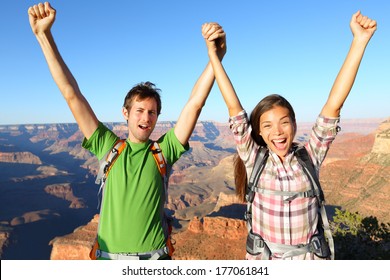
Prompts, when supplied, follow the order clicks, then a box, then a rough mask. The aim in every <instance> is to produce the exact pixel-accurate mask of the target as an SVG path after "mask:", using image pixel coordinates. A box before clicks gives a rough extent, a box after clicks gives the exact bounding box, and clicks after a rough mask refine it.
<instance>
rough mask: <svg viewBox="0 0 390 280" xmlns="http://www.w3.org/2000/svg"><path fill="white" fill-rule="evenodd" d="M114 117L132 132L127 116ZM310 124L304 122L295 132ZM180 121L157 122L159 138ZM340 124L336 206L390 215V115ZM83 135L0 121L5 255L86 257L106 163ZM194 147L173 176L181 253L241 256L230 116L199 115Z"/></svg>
mask: <svg viewBox="0 0 390 280" xmlns="http://www.w3.org/2000/svg"><path fill="white" fill-rule="evenodd" d="M106 125H107V126H109V127H110V128H111V129H113V130H114V131H115V132H116V133H117V134H118V135H119V136H120V137H122V138H125V137H126V133H127V130H126V126H125V125H124V124H121V123H107V124H106ZM311 125H312V124H309V123H307V124H306V123H302V124H298V127H299V130H298V132H297V141H304V140H305V139H306V137H307V135H308V132H309V131H310V128H311ZM173 126H174V122H161V123H158V124H157V126H156V129H155V131H154V133H153V134H152V136H151V138H152V139H156V138H158V137H159V135H161V134H163V133H164V132H166V131H167V130H168V129H170V128H172V127H173ZM341 128H342V130H341V132H340V133H339V135H338V137H337V138H336V140H335V142H334V143H333V144H332V146H331V148H330V150H329V152H328V155H327V158H326V160H325V162H324V164H323V168H322V169H321V173H320V180H321V184H322V187H323V189H324V192H325V198H326V202H327V205H328V207H329V210H330V211H329V213H331V212H332V209H334V208H342V209H346V210H348V211H352V212H359V213H360V214H363V215H364V216H375V217H377V218H378V220H379V221H381V222H386V223H388V222H390V217H389V215H388V213H389V210H390V205H389V204H388V199H389V196H390V176H389V174H390V172H389V171H390V119H380V120H379V119H373V120H347V121H342V123H341ZM81 141H82V135H81V133H80V131H79V129H78V127H77V125H76V124H39V125H9V126H0V174H1V175H2V176H1V177H0V178H1V179H0V194H1V196H0V255H1V259H88V253H89V250H90V248H91V246H92V243H93V240H94V238H95V235H96V227H97V221H98V218H99V216H98V209H97V192H98V187H99V186H97V185H95V184H94V179H95V175H96V173H97V170H98V163H97V160H96V158H94V157H93V156H92V155H91V154H90V153H89V152H87V151H85V150H84V149H82V147H81ZM190 146H191V149H190V150H189V151H188V152H187V153H185V154H184V155H183V157H182V158H181V159H180V160H179V161H178V162H177V163H176V164H175V165H174V168H173V173H172V176H171V177H170V181H169V185H170V189H169V199H168V203H167V205H166V208H167V209H168V210H169V211H170V212H171V213H172V214H173V217H174V220H175V224H174V234H173V239H174V240H175V242H176V245H175V248H176V251H175V254H174V258H175V259H243V258H244V256H245V241H246V225H245V223H244V221H243V213H244V211H245V205H244V204H242V203H239V202H238V201H237V200H236V197H235V191H234V178H233V168H232V160H233V154H234V153H235V146H234V141H233V138H232V136H231V133H230V131H229V128H228V125H227V124H221V123H216V122H211V121H210V122H199V123H198V124H197V125H196V128H195V131H194V133H193V135H192V137H191V139H190ZM206 247H207V250H205V248H206ZM222 247H223V248H224V250H220V248H222Z"/></svg>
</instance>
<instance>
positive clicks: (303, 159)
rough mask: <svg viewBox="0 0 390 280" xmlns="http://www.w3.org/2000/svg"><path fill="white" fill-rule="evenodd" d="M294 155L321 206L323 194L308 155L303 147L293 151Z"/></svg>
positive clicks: (323, 198)
mask: <svg viewBox="0 0 390 280" xmlns="http://www.w3.org/2000/svg"><path fill="white" fill-rule="evenodd" d="M295 155H296V156H297V159H298V162H299V163H300V164H301V166H302V168H303V171H304V172H305V174H306V175H307V176H308V177H309V179H310V182H311V183H312V187H313V188H314V191H315V193H316V194H317V197H318V199H319V203H320V204H322V203H323V202H324V200H325V197H324V193H323V191H322V188H321V184H320V181H319V178H318V175H317V172H316V170H315V168H314V164H313V161H312V160H311V158H310V155H309V153H308V152H307V150H306V148H305V147H303V146H299V147H297V148H296V150H295Z"/></svg>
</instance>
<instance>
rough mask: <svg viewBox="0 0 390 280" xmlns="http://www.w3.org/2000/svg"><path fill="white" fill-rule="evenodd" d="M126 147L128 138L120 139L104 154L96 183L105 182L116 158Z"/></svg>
mask: <svg viewBox="0 0 390 280" xmlns="http://www.w3.org/2000/svg"><path fill="white" fill-rule="evenodd" d="M125 147H126V140H125V139H118V140H117V141H116V142H115V144H114V146H113V147H112V149H111V150H109V151H108V152H107V153H106V154H105V155H104V156H103V158H102V159H101V160H100V168H99V172H98V175H97V177H96V181H95V183H96V184H98V185H100V184H101V183H103V182H104V181H105V180H106V178H107V176H108V173H109V172H110V170H111V167H112V165H113V163H114V162H115V160H116V159H117V158H118V156H119V155H120V153H121V152H122V151H123V150H124V148H125Z"/></svg>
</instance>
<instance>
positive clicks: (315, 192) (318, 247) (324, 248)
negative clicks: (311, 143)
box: [244, 146, 334, 260]
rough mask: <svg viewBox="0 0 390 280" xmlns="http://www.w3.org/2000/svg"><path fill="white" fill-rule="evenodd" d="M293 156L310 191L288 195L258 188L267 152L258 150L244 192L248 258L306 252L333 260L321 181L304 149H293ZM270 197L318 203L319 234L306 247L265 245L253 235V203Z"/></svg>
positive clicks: (264, 257)
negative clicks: (257, 197)
mask: <svg viewBox="0 0 390 280" xmlns="http://www.w3.org/2000/svg"><path fill="white" fill-rule="evenodd" d="M294 153H295V155H296V157H297V159H298V162H299V163H300V164H301V166H302V167H303V171H304V173H305V174H306V175H307V176H308V178H309V181H310V184H311V189H310V190H309V191H305V192H287V191H273V190H266V189H262V188H258V187H257V183H258V180H259V178H260V175H261V172H262V171H263V169H264V167H265V164H266V162H267V159H268V155H269V151H268V148H266V147H263V146H261V147H260V148H259V151H258V153H257V155H256V159H255V162H254V166H253V170H252V173H251V176H250V177H249V180H248V183H247V189H246V196H245V199H246V201H247V210H246V212H245V217H244V218H245V220H246V222H247V227H248V237H247V242H246V250H247V252H248V253H249V254H252V255H258V254H260V253H262V259H269V258H270V256H271V254H272V252H273V251H275V252H281V253H283V255H282V258H288V257H293V256H298V255H301V254H305V253H308V252H312V253H314V254H315V255H316V256H317V257H320V258H329V257H330V258H331V259H332V260H333V259H334V243H333V237H332V233H331V231H330V227H329V221H328V218H327V216H326V211H325V199H324V193H323V191H322V189H321V185H320V181H319V179H318V176H317V173H316V172H315V168H314V165H313V162H312V160H311V158H310V156H309V154H308V152H307V150H306V149H305V147H303V146H295V147H294ZM256 192H259V193H263V194H272V195H278V196H289V197H288V198H287V199H286V201H291V200H293V199H295V198H296V197H316V198H317V201H318V207H319V209H318V212H319V215H318V224H317V230H318V233H317V234H314V235H313V236H312V237H311V239H310V242H309V243H308V244H301V245H284V244H276V243H271V242H268V241H267V242H266V241H265V240H264V239H263V238H262V237H261V236H260V235H258V234H256V233H254V232H253V231H252V203H253V200H254V197H255V193H256Z"/></svg>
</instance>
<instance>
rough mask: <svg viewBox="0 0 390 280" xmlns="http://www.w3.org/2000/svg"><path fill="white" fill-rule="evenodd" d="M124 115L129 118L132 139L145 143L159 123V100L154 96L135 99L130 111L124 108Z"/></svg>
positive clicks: (135, 141) (128, 125)
mask: <svg viewBox="0 0 390 280" xmlns="http://www.w3.org/2000/svg"><path fill="white" fill-rule="evenodd" d="M123 116H124V117H125V119H126V120H127V127H128V129H129V139H130V141H131V142H134V143H145V142H147V141H148V140H149V137H150V134H151V133H152V132H153V130H154V127H155V126H156V123H157V119H158V114H157V102H156V100H155V99H154V98H147V99H144V100H138V99H135V100H134V101H133V104H132V106H131V107H130V109H129V111H127V110H126V109H125V108H123Z"/></svg>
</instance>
